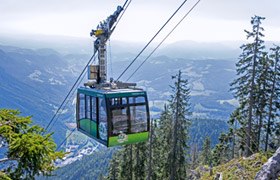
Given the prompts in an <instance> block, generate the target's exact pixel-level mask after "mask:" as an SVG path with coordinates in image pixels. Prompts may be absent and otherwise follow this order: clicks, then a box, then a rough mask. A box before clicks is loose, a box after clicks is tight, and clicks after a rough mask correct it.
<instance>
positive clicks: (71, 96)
mask: <svg viewBox="0 0 280 180" xmlns="http://www.w3.org/2000/svg"><path fill="white" fill-rule="evenodd" d="M95 59H96V56H95V58H94V60H93V63H94V62H95ZM85 75H86V73H83V75H82V77H81V78H80V80H79V82H78V85H80V84H81V82H82V80H83V79H84V77H85ZM74 94H75V91H72V93H71V95H70V96H69V98H68V101H67V102H66V103H64V106H63V108H62V111H63V110H64V109H65V108H66V107H67V105H68V103H69V102H70V100H71V99H72V98H73V96H74ZM60 114H61V113H60ZM60 114H58V115H57V117H56V118H55V120H54V121H53V123H52V125H51V126H50V127H49V130H48V131H47V132H49V131H51V129H52V128H53V126H54V125H55V123H56V121H57V120H58V118H59V115H60Z"/></svg>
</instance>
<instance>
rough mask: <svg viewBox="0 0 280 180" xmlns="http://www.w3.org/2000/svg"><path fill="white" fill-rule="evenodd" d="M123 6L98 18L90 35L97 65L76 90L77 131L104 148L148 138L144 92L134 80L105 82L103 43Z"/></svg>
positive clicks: (147, 118) (104, 45) (91, 67)
mask: <svg viewBox="0 0 280 180" xmlns="http://www.w3.org/2000/svg"><path fill="white" fill-rule="evenodd" d="M122 10H123V7H120V6H118V8H117V10H116V11H115V12H114V14H113V15H111V16H109V17H108V18H107V19H106V21H102V22H101V23H100V24H99V25H98V26H97V29H96V30H92V32H91V33H90V35H91V36H93V37H94V38H95V41H94V52H95V53H96V52H98V64H97V65H90V66H89V68H88V79H89V80H90V81H88V82H87V83H84V85H85V87H80V88H78V90H77V102H76V122H77V129H78V131H80V132H82V133H84V134H85V135H87V136H89V137H91V138H94V139H95V140H97V141H98V142H100V143H102V144H104V145H105V146H107V147H111V146H117V145H124V144H132V143H137V142H143V141H147V140H148V136H149V124H150V114H149V105H148V99H147V93H146V92H145V91H144V90H143V89H140V88H136V87H135V86H136V84H135V83H124V82H119V81H117V82H114V81H113V80H111V81H110V82H107V75H106V74H107V72H106V71H107V56H106V42H107V40H108V39H109V37H110V35H111V34H112V32H113V30H114V29H115V27H113V25H114V23H115V22H116V21H117V18H118V16H119V15H120V13H121V11H122Z"/></svg>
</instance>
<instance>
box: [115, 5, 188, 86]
mask: <svg viewBox="0 0 280 180" xmlns="http://www.w3.org/2000/svg"><path fill="white" fill-rule="evenodd" d="M187 1H188V0H184V2H183V3H182V4H181V5H180V6H179V7H178V8H177V9H176V11H175V12H174V13H173V14H172V15H171V17H170V18H169V19H168V20H167V21H166V22H165V23H164V25H163V26H162V27H161V28H160V29H159V30H158V31H157V33H156V34H155V35H154V36H153V37H152V39H151V40H150V41H149V42H148V43H147V44H146V45H145V47H144V48H143V49H142V50H141V51H140V52H139V53H138V55H137V56H136V57H135V58H134V59H133V60H132V62H131V63H130V64H129V65H128V66H127V67H126V68H125V70H124V71H123V72H122V73H121V75H120V76H119V77H118V78H117V81H118V80H119V79H120V78H121V77H122V76H123V74H124V73H125V72H126V71H127V70H128V69H129V68H130V66H131V65H132V64H133V63H134V62H135V61H136V60H137V58H138V57H139V56H140V55H141V54H142V53H143V52H144V51H145V49H146V48H147V47H148V46H149V45H150V44H151V42H152V41H153V40H154V39H155V38H156V37H157V35H158V34H159V33H160V32H161V31H162V30H163V28H164V27H165V26H166V25H167V24H168V23H169V21H170V20H171V19H172V18H173V17H174V16H175V15H176V14H177V12H178V11H179V10H180V9H181V8H182V7H183V6H184V4H185V3H186V2H187Z"/></svg>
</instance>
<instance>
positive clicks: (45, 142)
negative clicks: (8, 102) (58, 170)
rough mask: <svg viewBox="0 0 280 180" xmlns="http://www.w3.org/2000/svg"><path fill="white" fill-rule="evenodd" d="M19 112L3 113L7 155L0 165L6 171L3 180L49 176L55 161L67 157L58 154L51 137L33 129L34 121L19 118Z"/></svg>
mask: <svg viewBox="0 0 280 180" xmlns="http://www.w3.org/2000/svg"><path fill="white" fill-rule="evenodd" d="M19 115H20V112H19V111H17V110H9V109H0V141H1V144H2V146H0V149H1V150H2V152H5V154H4V156H5V157H4V158H2V159H0V164H1V165H2V166H3V167H4V169H2V172H1V173H0V177H1V178H2V177H3V178H4V177H5V178H8V177H10V178H11V179H34V177H35V176H36V175H39V174H42V175H50V173H51V171H53V170H54V169H55V166H54V161H55V160H56V159H59V158H62V157H63V156H64V153H62V152H56V151H55V149H56V144H55V143H54V141H53V140H52V138H51V134H45V135H43V133H44V129H43V128H41V127H39V126H37V125H31V123H32V121H31V117H30V116H27V117H22V116H19Z"/></svg>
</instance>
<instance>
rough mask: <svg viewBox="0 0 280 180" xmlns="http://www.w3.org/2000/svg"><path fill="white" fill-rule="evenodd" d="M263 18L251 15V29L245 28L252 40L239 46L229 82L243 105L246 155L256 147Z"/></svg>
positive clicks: (262, 50) (262, 49) (262, 47)
mask: <svg viewBox="0 0 280 180" xmlns="http://www.w3.org/2000/svg"><path fill="white" fill-rule="evenodd" d="M264 19H265V18H263V17H259V16H254V17H252V20H251V24H252V31H251V32H250V31H247V30H245V32H246V34H247V39H250V38H252V39H253V42H251V43H248V44H244V45H242V46H241V50H242V54H241V55H240V57H239V61H238V63H237V64H236V67H237V69H236V70H237V75H238V78H237V79H235V80H234V81H233V82H232V83H231V87H232V88H231V90H232V91H233V93H234V95H235V98H237V99H238V101H239V103H240V105H241V106H242V107H243V108H242V109H241V110H242V113H241V114H242V115H243V114H244V117H242V121H243V122H242V123H243V124H244V125H245V127H246V131H245V134H244V135H243V137H242V138H244V139H245V142H246V143H245V153H246V156H249V155H251V154H252V153H253V152H255V151H256V148H257V143H256V140H257V139H256V137H255V134H257V133H256V132H255V131H256V129H257V128H256V124H257V123H256V118H255V114H254V113H255V112H256V109H257V105H256V102H257V100H256V98H257V97H258V94H257V86H256V83H257V77H258V76H259V74H260V70H261V68H260V66H259V62H260V61H261V58H262V56H263V53H264V48H265V46H264V41H263V40H262V39H261V38H262V37H264V35H263V34H262V32H263V31H264V29H263V27H261V21H262V20H264ZM261 113H262V112H261Z"/></svg>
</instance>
